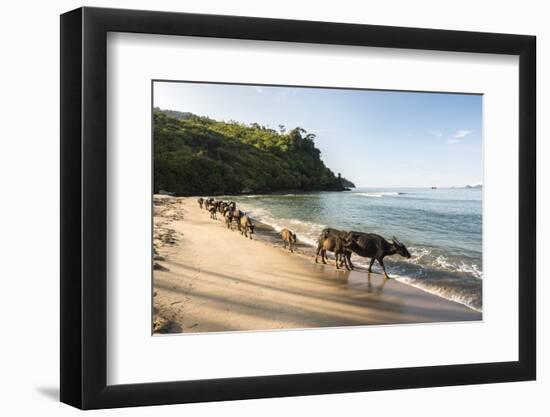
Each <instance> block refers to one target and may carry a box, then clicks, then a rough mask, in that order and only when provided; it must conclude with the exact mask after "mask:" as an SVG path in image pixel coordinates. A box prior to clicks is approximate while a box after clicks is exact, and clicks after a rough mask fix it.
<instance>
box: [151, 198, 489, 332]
mask: <svg viewBox="0 0 550 417" xmlns="http://www.w3.org/2000/svg"><path fill="white" fill-rule="evenodd" d="M154 199H155V216H154V224H155V230H154V245H155V251H156V254H155V260H154V274H153V276H154V282H153V286H154V289H153V292H154V297H153V315H154V324H153V327H154V331H155V333H180V332H184V333H193V332H221V331H234V330H269V329H290V328H294V329H299V328H319V327H342V326H353V325H374V324H378V325H382V324H404V323H436V322H450V321H474V320H481V318H482V315H481V313H478V312H476V311H474V310H472V309H469V308H468V307H466V306H464V305H462V304H458V303H456V302H453V301H449V300H446V299H444V298H441V297H438V296H436V295H433V294H430V293H427V292H425V291H422V290H420V289H417V288H415V287H412V286H410V285H407V284H404V283H401V282H399V281H397V280H394V279H391V280H386V281H385V280H384V279H383V277H382V276H381V275H380V274H377V273H371V274H368V273H367V272H366V271H365V270H364V269H362V268H357V269H356V270H354V271H346V270H340V271H338V270H336V269H335V268H334V265H333V261H332V260H331V261H330V262H329V265H323V264H315V263H314V262H313V258H312V255H313V254H314V250H313V248H311V246H308V245H305V244H300V243H299V244H298V245H297V250H296V251H295V253H294V254H291V253H290V252H289V251H285V250H283V248H282V242H281V240H280V239H279V238H278V233H277V232H276V231H275V230H274V229H273V228H271V227H270V226H268V225H265V224H261V223H259V222H257V221H255V224H256V230H255V235H254V239H253V240H250V239H246V238H244V237H243V236H241V235H240V233H238V232H237V231H233V232H232V231H230V230H228V229H227V227H226V226H225V224H224V223H223V222H222V221H219V220H218V221H215V220H211V219H210V216H209V214H208V213H207V212H206V211H205V210H201V209H200V208H199V206H198V204H197V202H196V198H192V197H171V196H165V195H155V197H154ZM298 238H299V237H298Z"/></svg>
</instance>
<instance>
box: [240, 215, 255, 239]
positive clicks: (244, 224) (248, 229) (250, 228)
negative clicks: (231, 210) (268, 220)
mask: <svg viewBox="0 0 550 417" xmlns="http://www.w3.org/2000/svg"><path fill="white" fill-rule="evenodd" d="M240 225H241V227H240V231H241V234H243V235H244V237H249V238H250V239H252V235H253V234H254V223H252V219H251V218H250V217H248V215H246V214H245V215H244V216H242V217H241V218H240Z"/></svg>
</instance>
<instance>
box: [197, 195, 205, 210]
mask: <svg viewBox="0 0 550 417" xmlns="http://www.w3.org/2000/svg"><path fill="white" fill-rule="evenodd" d="M197 201H198V203H199V206H200V208H202V204H203V203H204V198H202V197H201V198H199V199H198V200H197Z"/></svg>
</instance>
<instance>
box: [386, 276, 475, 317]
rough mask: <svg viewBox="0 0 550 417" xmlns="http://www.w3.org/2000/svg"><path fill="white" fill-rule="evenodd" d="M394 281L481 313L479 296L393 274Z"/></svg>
mask: <svg viewBox="0 0 550 417" xmlns="http://www.w3.org/2000/svg"><path fill="white" fill-rule="evenodd" d="M393 276H394V277H395V279H397V280H398V281H399V282H402V283H403V284H407V285H410V286H411V287H415V288H418V289H420V290H422V291H425V292H428V293H430V294H434V295H437V296H439V297H441V298H445V299H447V300H450V301H454V302H455V303H459V304H462V305H465V306H466V307H468V308H471V309H472V310H475V311H477V312H479V313H481V312H482V308H481V298H480V294H477V293H475V294H469V293H468V292H466V291H461V290H460V289H457V288H449V287H443V286H439V285H437V283H435V282H431V281H428V280H421V279H415V278H411V277H407V276H399V275H396V274H394V275H393Z"/></svg>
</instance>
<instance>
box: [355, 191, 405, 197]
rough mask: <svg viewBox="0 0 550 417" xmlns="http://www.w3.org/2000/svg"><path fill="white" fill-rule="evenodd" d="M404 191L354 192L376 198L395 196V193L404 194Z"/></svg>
mask: <svg viewBox="0 0 550 417" xmlns="http://www.w3.org/2000/svg"><path fill="white" fill-rule="evenodd" d="M403 194H404V193H397V192H389V191H388V192H386V191H382V192H365V193H353V195H358V196H363V197H375V198H381V197H386V196H394V195H403Z"/></svg>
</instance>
